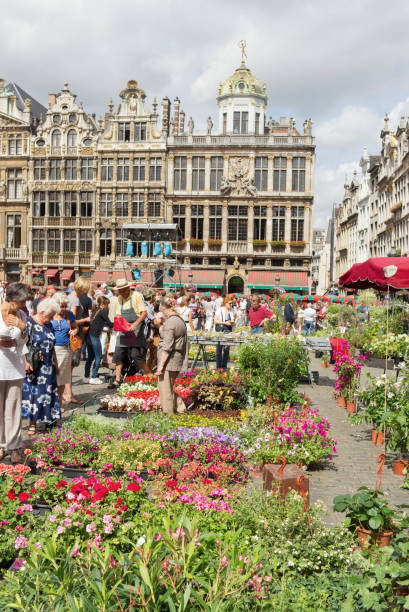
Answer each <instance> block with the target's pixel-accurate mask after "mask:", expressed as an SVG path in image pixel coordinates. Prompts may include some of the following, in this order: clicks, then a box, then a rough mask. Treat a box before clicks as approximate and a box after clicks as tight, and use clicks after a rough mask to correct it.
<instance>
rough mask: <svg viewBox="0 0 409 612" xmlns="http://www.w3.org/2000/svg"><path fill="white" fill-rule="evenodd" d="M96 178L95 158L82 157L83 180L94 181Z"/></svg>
mask: <svg viewBox="0 0 409 612" xmlns="http://www.w3.org/2000/svg"><path fill="white" fill-rule="evenodd" d="M93 178H94V160H93V159H90V158H88V159H82V160H81V180H82V181H92V180H93Z"/></svg>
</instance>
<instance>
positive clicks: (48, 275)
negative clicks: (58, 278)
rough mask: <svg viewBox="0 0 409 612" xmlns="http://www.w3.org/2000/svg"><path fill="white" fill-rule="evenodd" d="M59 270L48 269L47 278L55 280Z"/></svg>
mask: <svg viewBox="0 0 409 612" xmlns="http://www.w3.org/2000/svg"><path fill="white" fill-rule="evenodd" d="M57 272H58V268H48V270H47V272H46V273H45V274H44V276H45V277H46V278H54V276H55V275H56V274H57Z"/></svg>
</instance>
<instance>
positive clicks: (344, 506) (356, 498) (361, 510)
mask: <svg viewBox="0 0 409 612" xmlns="http://www.w3.org/2000/svg"><path fill="white" fill-rule="evenodd" d="M334 511H335V512H345V511H347V515H346V519H345V524H346V525H347V526H348V527H352V528H354V529H356V528H357V527H363V528H364V529H368V530H370V531H373V532H379V533H380V532H382V531H391V530H394V529H395V523H396V522H397V520H398V515H397V511H396V510H395V509H394V508H392V507H391V506H390V505H389V503H388V501H387V499H386V498H385V496H384V493H383V492H382V491H379V490H378V489H370V488H369V487H359V489H358V492H357V493H355V495H353V496H352V497H351V495H349V494H344V495H337V497H335V498H334Z"/></svg>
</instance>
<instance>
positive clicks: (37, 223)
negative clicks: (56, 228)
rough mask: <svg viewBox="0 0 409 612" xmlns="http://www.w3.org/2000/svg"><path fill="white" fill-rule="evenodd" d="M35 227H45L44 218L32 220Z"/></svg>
mask: <svg viewBox="0 0 409 612" xmlns="http://www.w3.org/2000/svg"><path fill="white" fill-rule="evenodd" d="M32 223H33V227H41V226H43V225H45V219H44V217H33V219H32Z"/></svg>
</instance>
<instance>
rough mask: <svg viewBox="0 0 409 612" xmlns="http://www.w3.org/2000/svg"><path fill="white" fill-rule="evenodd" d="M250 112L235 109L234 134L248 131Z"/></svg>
mask: <svg viewBox="0 0 409 612" xmlns="http://www.w3.org/2000/svg"><path fill="white" fill-rule="evenodd" d="M248 122H249V114H248V112H247V111H243V112H240V111H234V113H233V134H247V133H248Z"/></svg>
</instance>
